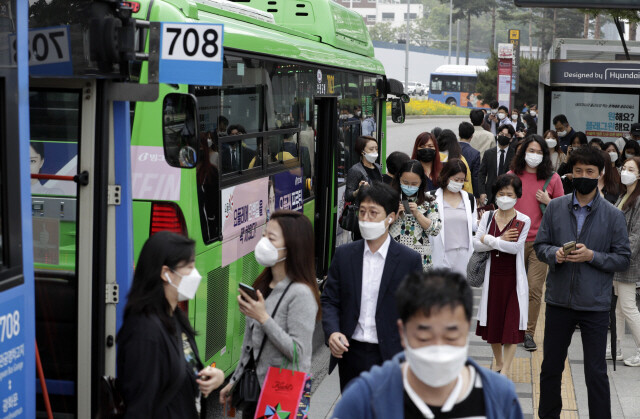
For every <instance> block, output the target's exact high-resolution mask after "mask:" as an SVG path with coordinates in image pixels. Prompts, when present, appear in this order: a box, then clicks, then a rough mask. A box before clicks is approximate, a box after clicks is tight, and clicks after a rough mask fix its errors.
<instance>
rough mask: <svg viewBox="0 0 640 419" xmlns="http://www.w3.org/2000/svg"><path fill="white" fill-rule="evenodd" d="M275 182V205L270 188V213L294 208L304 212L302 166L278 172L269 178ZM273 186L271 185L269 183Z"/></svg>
mask: <svg viewBox="0 0 640 419" xmlns="http://www.w3.org/2000/svg"><path fill="white" fill-rule="evenodd" d="M269 182H271V183H272V184H273V192H275V200H274V202H273V204H274V206H273V207H272V206H271V193H272V190H271V189H270V190H269V213H271V211H272V210H279V209H285V210H292V211H298V212H302V210H303V205H302V186H303V181H302V168H301V167H299V168H297V169H293V170H290V171H288V172H283V173H277V174H275V175H273V176H271V179H270V180H269ZM269 188H271V185H269Z"/></svg>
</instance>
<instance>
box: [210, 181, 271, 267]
mask: <svg viewBox="0 0 640 419" xmlns="http://www.w3.org/2000/svg"><path fill="white" fill-rule="evenodd" d="M268 186H269V178H263V179H257V180H254V181H251V182H248V183H243V184H240V185H237V186H232V187H230V188H226V189H223V190H222V214H221V219H222V239H223V243H222V266H226V265H228V264H230V263H231V262H233V261H235V260H237V259H238V258H241V257H243V256H244V255H246V254H248V253H251V252H252V251H253V249H254V248H255V247H256V244H257V243H258V241H259V240H260V237H261V236H262V228H263V226H264V223H265V222H266V220H267V203H268V195H267V190H268Z"/></svg>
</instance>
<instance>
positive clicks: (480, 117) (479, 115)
mask: <svg viewBox="0 0 640 419" xmlns="http://www.w3.org/2000/svg"><path fill="white" fill-rule="evenodd" d="M469 118H470V119H471V123H472V124H473V125H474V126H476V127H479V126H480V125H482V122H483V121H484V112H482V111H481V110H480V109H474V110H472V111H471V112H469Z"/></svg>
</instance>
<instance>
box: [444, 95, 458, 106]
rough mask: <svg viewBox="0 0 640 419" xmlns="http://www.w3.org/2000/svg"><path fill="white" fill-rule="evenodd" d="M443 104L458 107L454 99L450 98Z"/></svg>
mask: <svg viewBox="0 0 640 419" xmlns="http://www.w3.org/2000/svg"><path fill="white" fill-rule="evenodd" d="M445 103H446V104H447V105H452V106H458V102H457V101H456V100H455V99H454V98H452V97H450V98H449V99H447V100H446V102H445Z"/></svg>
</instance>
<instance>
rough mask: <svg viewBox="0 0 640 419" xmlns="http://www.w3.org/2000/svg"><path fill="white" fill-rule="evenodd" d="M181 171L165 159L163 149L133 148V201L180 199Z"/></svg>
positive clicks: (149, 147)
mask: <svg viewBox="0 0 640 419" xmlns="http://www.w3.org/2000/svg"><path fill="white" fill-rule="evenodd" d="M180 173H181V172H180V169H179V168H177V167H171V166H169V165H168V164H167V162H166V161H165V159H164V149H163V148H162V147H151V146H140V145H138V146H131V187H132V190H133V192H132V193H133V199H150V200H154V201H155V200H169V201H177V200H179V199H180Z"/></svg>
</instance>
